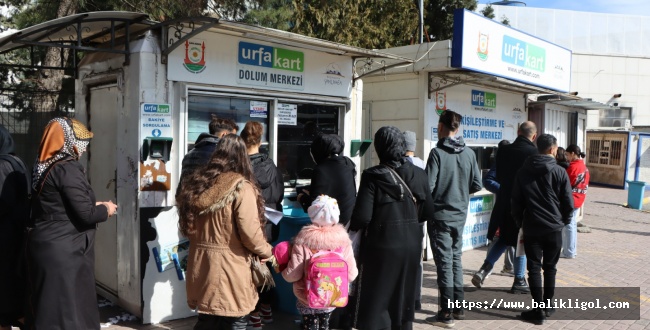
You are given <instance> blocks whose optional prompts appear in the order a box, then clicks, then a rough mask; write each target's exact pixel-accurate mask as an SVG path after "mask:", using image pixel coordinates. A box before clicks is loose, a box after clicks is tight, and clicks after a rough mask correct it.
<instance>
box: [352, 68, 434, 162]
mask: <svg viewBox="0 0 650 330" xmlns="http://www.w3.org/2000/svg"><path fill="white" fill-rule="evenodd" d="M422 77H426V75H418V74H415V73H411V74H397V75H390V76H386V77H383V76H382V77H370V78H365V79H364V95H363V99H364V103H365V104H366V105H367V106H368V107H369V109H370V113H371V114H370V115H371V118H372V120H371V127H370V129H369V130H368V132H371V136H374V134H375V132H377V130H378V129H379V128H381V127H382V126H396V127H397V128H399V129H400V130H402V131H405V130H409V131H413V132H415V134H416V135H417V149H418V150H417V151H416V156H418V157H420V158H423V159H425V158H424V157H425V149H426V155H428V151H429V149H430V146H429V145H428V143H425V142H427V141H428V140H427V141H425V140H426V139H425V136H424V132H423V130H424V123H423V120H424V117H423V109H424V103H423V102H424V95H426V92H425V91H423V90H422V89H421V88H422V86H426V80H425V82H424V83H421V81H420V80H421V79H422ZM424 79H426V78H424ZM425 144H426V146H425ZM370 149H371V150H369V152H371V164H366V167H370V166H372V165H376V164H379V159H378V158H377V154H376V153H375V150H374V146H373V147H371V148H370ZM369 165H370V166H369Z"/></svg>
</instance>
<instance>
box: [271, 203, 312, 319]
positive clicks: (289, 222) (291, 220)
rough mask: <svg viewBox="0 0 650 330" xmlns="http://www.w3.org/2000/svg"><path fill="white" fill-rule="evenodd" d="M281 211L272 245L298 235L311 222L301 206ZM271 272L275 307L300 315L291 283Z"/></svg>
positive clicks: (280, 275)
mask: <svg viewBox="0 0 650 330" xmlns="http://www.w3.org/2000/svg"><path fill="white" fill-rule="evenodd" d="M283 212H284V217H283V218H282V220H280V222H279V223H278V225H279V226H280V233H279V234H278V240H277V241H275V242H273V246H275V245H276V244H278V243H280V242H284V241H290V240H291V239H292V238H294V237H295V236H296V235H298V232H300V230H301V229H302V227H304V226H305V225H308V224H310V223H311V219H309V215H307V213H305V211H303V209H302V208H284V209H283ZM272 273H273V280H274V281H275V292H276V306H277V308H278V309H279V310H281V311H283V312H285V313H289V314H293V315H300V313H299V312H298V309H297V308H296V296H295V295H294V294H293V283H288V282H287V281H285V280H284V278H282V274H278V273H276V272H275V271H272Z"/></svg>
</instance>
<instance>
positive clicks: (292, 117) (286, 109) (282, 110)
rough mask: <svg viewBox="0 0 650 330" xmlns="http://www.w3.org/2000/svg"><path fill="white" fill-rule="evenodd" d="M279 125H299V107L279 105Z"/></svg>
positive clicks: (285, 104) (286, 104)
mask: <svg viewBox="0 0 650 330" xmlns="http://www.w3.org/2000/svg"><path fill="white" fill-rule="evenodd" d="M276 113H277V117H278V125H291V126H296V125H298V105H297V104H288V103H278V108H277V112H276Z"/></svg>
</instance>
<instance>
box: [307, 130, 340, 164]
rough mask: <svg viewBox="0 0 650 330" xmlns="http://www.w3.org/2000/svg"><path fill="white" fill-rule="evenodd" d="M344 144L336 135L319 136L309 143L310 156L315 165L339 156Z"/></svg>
mask: <svg viewBox="0 0 650 330" xmlns="http://www.w3.org/2000/svg"><path fill="white" fill-rule="evenodd" d="M344 147H345V142H344V141H343V138H341V137H340V136H338V135H336V134H321V135H319V136H317V137H316V139H314V141H313V142H312V143H311V150H310V151H311V155H312V157H314V161H315V162H316V164H320V163H321V162H322V161H323V160H325V159H327V158H328V157H330V156H333V155H341V153H343V148H344Z"/></svg>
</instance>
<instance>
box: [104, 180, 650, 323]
mask: <svg viewBox="0 0 650 330" xmlns="http://www.w3.org/2000/svg"><path fill="white" fill-rule="evenodd" d="M626 202H627V191H625V190H620V189H610V188H602V187H590V188H589V193H588V197H587V202H586V206H585V215H584V219H583V222H584V223H585V224H587V225H588V226H589V227H591V229H592V231H591V233H579V234H578V257H577V258H576V259H560V262H559V263H558V267H557V268H558V272H557V286H558V287H585V288H590V287H593V288H598V287H640V290H641V297H640V301H639V304H640V319H639V320H617V319H616V315H612V319H610V320H548V321H547V322H546V323H545V324H544V325H542V326H535V325H533V324H528V323H524V322H522V321H521V320H518V319H515V318H512V319H505V320H504V319H492V320H465V321H456V326H455V327H454V328H456V329H528V328H535V329H585V330H587V329H650V253H649V252H648V248H650V213H648V212H644V211H638V210H632V209H628V208H626V207H623V205H624V204H626ZM484 258H485V249H477V250H472V251H468V252H465V253H464V254H463V270H464V274H465V278H464V280H465V287H466V289H467V290H468V291H470V290H474V287H473V286H472V284H471V276H472V274H473V273H474V272H475V271H476V270H477V269H478V268H479V267H480V266H481V264H482V263H483V259H484ZM502 266H503V261H502V260H500V261H499V262H497V264H496V265H495V270H496V271H497V272H498V270H500V269H501V267H502ZM424 276H425V280H424V288H423V310H422V311H419V312H418V313H416V321H415V329H432V328H433V326H431V325H428V324H426V323H425V322H424V319H425V318H426V317H428V316H431V315H434V311H436V310H437V309H438V306H437V287H436V274H435V266H434V264H433V262H432V261H429V262H425V273H424ZM512 280H513V278H512V277H510V276H505V275H501V274H493V275H492V276H491V277H490V278H489V279H488V280H487V281H489V284H487V285H489V286H490V287H495V288H497V289H495V290H499V289H500V290H507V289H508V288H510V286H511V285H512ZM487 281H486V282H487ZM100 310H101V314H102V322H109V320H110V318H111V317H113V318H114V317H116V316H117V317H119V316H122V315H123V312H122V311H121V310H119V308H117V307H115V306H106V307H102V308H101V309H100ZM274 318H275V322H274V323H273V324H270V325H266V326H264V330H284V329H298V327H297V326H296V324H295V322H294V319H295V317H294V316H292V315H287V314H282V313H278V312H274ZM113 320H115V319H113ZM195 322H196V318H188V319H182V320H175V321H170V322H165V323H162V324H157V325H142V324H140V323H139V321H138V320H131V321H119V322H117V323H116V324H110V325H109V324H105V328H106V329H111V330H113V329H142V330H145V329H146V330H150V329H178V330H182V329H192V327H193V325H194V323H195Z"/></svg>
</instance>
